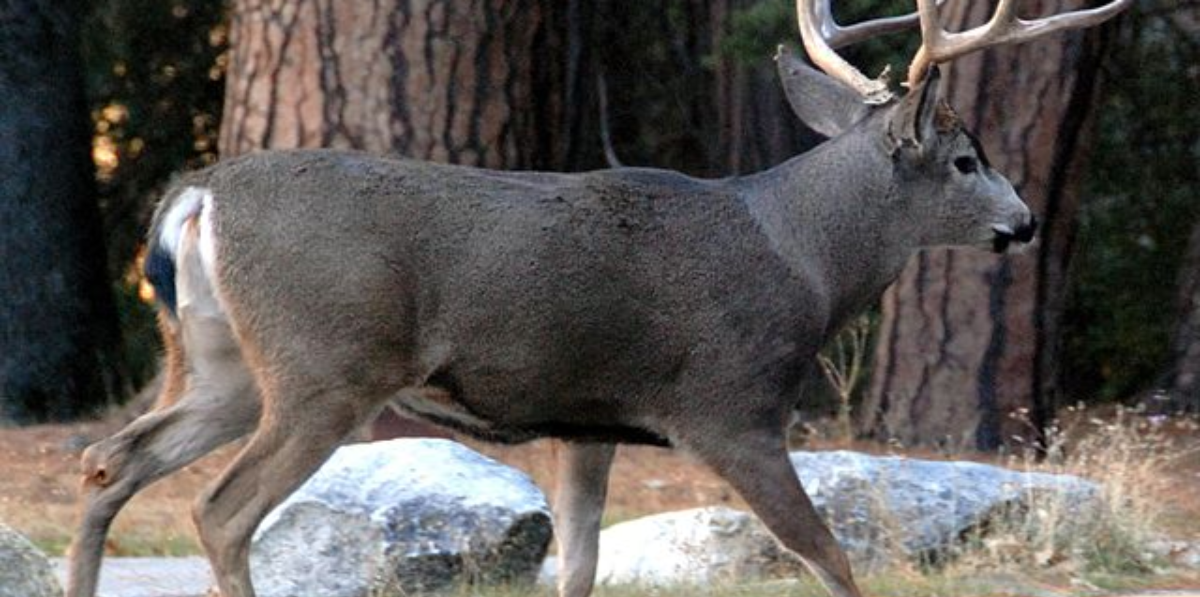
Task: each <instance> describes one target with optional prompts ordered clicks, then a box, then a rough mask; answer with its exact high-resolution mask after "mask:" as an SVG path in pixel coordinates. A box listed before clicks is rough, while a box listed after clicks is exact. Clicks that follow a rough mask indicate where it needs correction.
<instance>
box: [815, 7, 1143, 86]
mask: <svg viewBox="0 0 1200 597" xmlns="http://www.w3.org/2000/svg"><path fill="white" fill-rule="evenodd" d="M1018 1H1019V0H1000V3H999V4H998V5H997V6H996V13H995V14H994V15H992V18H991V20H989V21H988V22H987V23H985V24H983V25H980V26H978V27H975V28H973V29H968V30H967V31H963V32H961V33H952V32H950V31H947V30H946V29H945V28H944V27H942V22H941V15H940V13H939V10H938V9H939V3H935V2H934V0H917V14H919V15H920V19H921V40H922V43H921V49H919V50H917V55H916V56H914V57H913V61H912V64H911V65H909V67H908V85H909V87H910V88H911V87H913V86H915V85H917V84H918V83H920V82H921V80H922V79H924V78H925V75H926V73H928V72H929V67H930V66H932V65H934V64H939V63H943V62H947V61H950V60H952V59H954V58H957V57H959V56H962V55H963V54H969V53H971V52H975V51H977V50H982V49H984V48H988V47H991V46H996V45H1000V44H1018V43H1024V42H1027V41H1030V40H1032V39H1035V38H1038V37H1041V36H1043V35H1047V34H1050V33H1053V32H1055V31H1062V30H1065V29H1082V28H1084V27H1090V26H1092V25H1098V24H1100V23H1103V22H1104V21H1107V20H1108V19H1110V18H1112V17H1114V16H1116V15H1117V14H1118V13H1120V12H1121V11H1122V10H1125V9H1126V8H1128V7H1129V5H1131V4H1133V2H1134V0H1112V1H1111V2H1109V3H1108V4H1105V5H1104V6H1100V7H1098V8H1092V9H1084V10H1076V11H1071V12H1066V13H1063V14H1060V15H1054V16H1051V17H1044V18H1041V19H1035V20H1032V21H1025V20H1022V19H1021V18H1019V17H1017V2H1018ZM814 60H815V59H814Z"/></svg>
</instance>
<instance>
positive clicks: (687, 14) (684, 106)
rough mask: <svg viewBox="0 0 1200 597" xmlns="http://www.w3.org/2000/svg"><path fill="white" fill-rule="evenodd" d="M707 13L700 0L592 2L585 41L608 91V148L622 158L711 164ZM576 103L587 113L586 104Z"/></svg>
mask: <svg viewBox="0 0 1200 597" xmlns="http://www.w3.org/2000/svg"><path fill="white" fill-rule="evenodd" d="M706 18H708V17H707V12H706V11H702V10H700V7H699V5H697V4H695V3H691V2H684V1H682V0H663V1H660V2H629V3H602V4H598V5H597V8H596V9H595V14H593V15H592V23H593V31H592V32H591V35H590V40H591V41H590V43H591V45H593V46H595V48H596V49H595V51H596V52H597V53H598V55H599V56H598V58H599V60H598V64H599V65H601V66H602V68H601V70H602V71H603V76H604V77H605V80H606V82H607V88H608V93H609V95H610V96H611V97H610V101H609V105H610V106H611V108H610V114H608V115H607V118H609V120H610V123H611V126H612V130H613V133H612V138H613V144H614V149H615V150H616V153H617V155H618V156H620V158H621V159H622V160H623V161H624V162H626V163H627V164H629V165H649V166H655V167H663V168H672V169H676V170H681V171H684V172H688V173H691V174H701V175H703V174H707V173H709V172H711V171H712V170H713V162H714V156H715V154H714V147H713V144H712V143H711V140H712V139H713V138H715V136H716V131H715V129H714V128H713V124H714V123H716V121H717V118H716V114H715V110H714V102H711V101H709V100H710V97H709V95H710V94H711V88H710V87H709V86H708V83H709V81H710V79H709V75H710V74H711V72H710V68H711V64H707V63H706V60H705V59H704V57H705V56H708V55H709V54H710V53H711V49H710V47H709V42H708V38H707V36H706V35H705V34H704V33H705V31H706V30H705V29H704V23H705V20H704V19H706ZM580 109H582V110H585V111H588V112H592V113H594V108H591V107H587V106H586V104H585V105H584V106H582V107H581V108H580ZM583 118H584V119H588V118H590V114H589V113H587V112H585V113H584V115H583ZM594 145H596V146H597V150H598V144H594ZM594 162H595V165H599V163H598V160H594Z"/></svg>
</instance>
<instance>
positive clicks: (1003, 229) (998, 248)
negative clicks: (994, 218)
mask: <svg viewBox="0 0 1200 597" xmlns="http://www.w3.org/2000/svg"><path fill="white" fill-rule="evenodd" d="M1015 240H1017V234H1016V233H1015V232H1013V229H1012V228H1009V227H1008V226H992V252H993V253H1003V252H1005V251H1007V250H1008V247H1009V245H1011V244H1012V243H1013V241H1015Z"/></svg>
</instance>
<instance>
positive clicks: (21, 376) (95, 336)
mask: <svg viewBox="0 0 1200 597" xmlns="http://www.w3.org/2000/svg"><path fill="white" fill-rule="evenodd" d="M84 8H85V7H84V6H83V4H82V3H79V2H59V1H54V2H51V1H49V0H6V1H5V2H3V3H0V96H2V97H4V98H5V103H4V110H3V111H0V332H2V333H0V425H5V424H11V423H18V424H22V423H32V422H38V421H46V420H64V419H70V418H74V417H77V416H80V415H83V414H88V413H91V412H93V411H95V410H97V409H98V408H100V407H102V406H105V405H107V404H109V403H110V401H113V400H115V399H116V398H118V397H119V396H120V394H121V393H122V392H123V386H122V382H121V377H120V367H119V363H120V337H119V331H118V328H117V324H116V321H117V316H116V310H115V308H114V305H113V301H112V296H111V294H110V286H109V284H108V276H107V273H106V271H105V263H104V255H105V252H104V248H103V242H102V237H101V234H100V215H99V209H98V206H97V204H96V195H95V189H94V184H93V181H92V172H91V165H90V161H89V157H88V148H89V146H90V130H89V127H88V122H87V106H86V104H85V101H84V90H83V65H82V63H81V61H80V56H79V19H81V18H82V15H83V13H84V12H85V11H84Z"/></svg>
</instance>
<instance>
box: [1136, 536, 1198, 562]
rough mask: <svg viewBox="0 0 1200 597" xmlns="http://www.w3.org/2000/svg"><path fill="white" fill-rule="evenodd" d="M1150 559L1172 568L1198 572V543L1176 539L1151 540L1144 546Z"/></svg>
mask: <svg viewBox="0 0 1200 597" xmlns="http://www.w3.org/2000/svg"><path fill="white" fill-rule="evenodd" d="M1146 550H1147V551H1148V552H1149V554H1147V555H1149V556H1150V557H1148V558H1147V559H1152V558H1159V559H1161V560H1163V561H1164V562H1166V563H1167V564H1170V565H1172V566H1177V567H1180V568H1192V569H1196V570H1200V542H1196V541H1180V540H1177V539H1165V538H1159V539H1152V540H1150V541H1149V542H1148V543H1147V544H1146Z"/></svg>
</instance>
